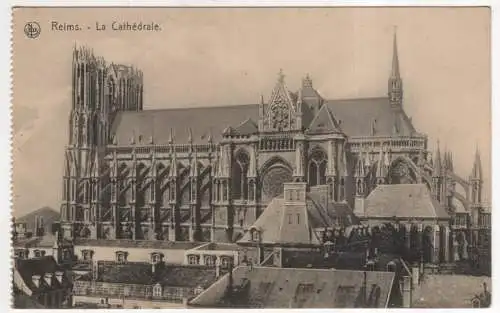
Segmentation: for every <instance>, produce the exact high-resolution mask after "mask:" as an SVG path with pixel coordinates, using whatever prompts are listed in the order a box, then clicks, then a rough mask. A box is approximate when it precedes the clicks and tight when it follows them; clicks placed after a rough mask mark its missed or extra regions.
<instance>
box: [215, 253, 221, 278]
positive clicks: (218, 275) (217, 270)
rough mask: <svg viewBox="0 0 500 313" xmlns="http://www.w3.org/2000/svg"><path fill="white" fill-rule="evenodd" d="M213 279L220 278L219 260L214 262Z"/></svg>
mask: <svg viewBox="0 0 500 313" xmlns="http://www.w3.org/2000/svg"><path fill="white" fill-rule="evenodd" d="M215 277H216V278H219V277H220V261H219V258H217V259H216V260H215Z"/></svg>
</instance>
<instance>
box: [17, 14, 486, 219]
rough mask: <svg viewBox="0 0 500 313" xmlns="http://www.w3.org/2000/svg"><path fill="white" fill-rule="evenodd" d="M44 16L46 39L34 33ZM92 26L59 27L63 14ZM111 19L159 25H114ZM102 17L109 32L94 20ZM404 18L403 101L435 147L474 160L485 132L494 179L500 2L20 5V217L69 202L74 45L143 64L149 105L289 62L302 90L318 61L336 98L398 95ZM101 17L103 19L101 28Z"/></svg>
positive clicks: (252, 77) (293, 82)
mask: <svg viewBox="0 0 500 313" xmlns="http://www.w3.org/2000/svg"><path fill="white" fill-rule="evenodd" d="M28 21H38V22H39V23H40V25H41V28H42V32H41V35H40V37H38V38H37V39H28V38H26V37H25V36H24V33H23V28H24V25H25V23H26V22H28ZM53 21H54V22H59V23H78V24H80V25H81V26H82V27H83V29H84V30H82V31H80V32H71V31H66V32H64V31H59V32H56V31H51V23H52V22H53ZM112 21H129V22H141V21H142V22H143V23H150V22H156V23H158V24H160V25H161V28H162V31H160V32H142V33H141V32H136V33H132V32H113V31H111V30H109V28H110V27H111V25H110V24H111V22H112ZM96 22H98V23H100V24H107V25H108V30H107V31H101V32H98V31H95V30H94V28H95V24H96ZM394 26H397V33H398V44H399V59H400V66H401V75H402V77H403V82H404V107H405V109H406V111H407V113H408V114H409V116H411V117H412V119H413V123H414V125H415V127H416V128H417V129H418V130H419V131H421V132H424V133H427V134H428V136H429V144H430V147H431V148H433V147H434V146H435V144H436V141H437V139H438V138H439V139H440V142H441V148H442V150H443V149H445V147H447V148H448V149H449V150H451V151H453V153H454V162H455V169H456V171H457V172H458V174H460V175H461V176H465V177H466V176H468V175H469V174H470V172H471V168H472V163H473V158H474V151H475V147H476V143H477V145H478V146H479V149H480V150H481V153H482V161H483V171H484V174H485V176H486V184H487V186H488V187H487V188H489V186H490V183H489V181H490V176H491V175H490V93H491V91H490V90H491V82H490V11H489V10H488V9H487V8H393V9H387V8H349V9H348V8H330V9H327V8H321V9H157V8H154V9H103V8H100V9H78V8H72V9H69V8H67V9H54V8H44V9H16V10H15V12H14V52H13V55H14V67H13V71H14V76H13V79H14V151H13V155H14V174H13V175H14V177H13V179H14V215H16V216H19V215H21V214H25V213H27V212H29V211H32V210H35V209H37V208H39V207H41V206H44V205H48V206H51V207H53V208H55V209H57V210H58V209H59V201H60V192H61V187H62V174H63V159H64V158H63V152H64V145H65V144H66V142H67V131H68V114H69V110H70V106H71V98H70V95H71V57H72V49H73V45H74V44H75V43H76V44H84V45H87V46H89V47H91V48H93V49H94V51H95V53H96V54H97V55H101V56H103V57H105V58H106V59H107V60H108V61H110V62H111V61H113V62H116V63H126V64H134V65H136V66H137V67H138V68H140V69H142V70H143V72H144V83H145V86H144V90H145V92H144V101H145V109H149V108H173V107H183V106H212V105H237V104H247V103H257V102H258V101H259V97H260V94H261V93H262V94H264V96H265V97H266V98H267V97H269V96H270V92H271V90H272V88H273V86H274V83H275V81H276V78H277V73H278V71H279V69H280V68H282V69H283V71H284V73H285V75H286V77H285V79H286V83H287V85H288V86H289V88H290V89H292V90H295V89H296V88H297V87H298V86H299V84H300V80H301V78H302V77H303V76H304V75H305V74H306V73H309V74H310V75H311V77H312V78H313V81H314V86H315V87H316V89H317V90H318V91H319V92H320V93H321V94H322V96H323V97H325V98H329V99H335V98H353V97H373V96H385V95H386V93H387V78H388V75H389V72H390V64H391V54H392V32H393V27H394ZM87 27H90V28H91V30H88V28H87Z"/></svg>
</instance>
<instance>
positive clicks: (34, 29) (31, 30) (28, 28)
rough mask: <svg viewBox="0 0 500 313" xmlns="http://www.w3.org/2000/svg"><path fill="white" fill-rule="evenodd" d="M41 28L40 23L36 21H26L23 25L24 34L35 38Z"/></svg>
mask: <svg viewBox="0 0 500 313" xmlns="http://www.w3.org/2000/svg"><path fill="white" fill-rule="evenodd" d="M41 31H42V29H41V28H40V24H38V22H28V23H26V25H24V34H25V35H26V37H28V38H31V39H35V38H37V37H38V36H40V32H41Z"/></svg>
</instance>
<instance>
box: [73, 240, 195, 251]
mask: <svg viewBox="0 0 500 313" xmlns="http://www.w3.org/2000/svg"><path fill="white" fill-rule="evenodd" d="M74 244H75V245H79V246H95V247H120V248H150V249H172V250H174V249H179V250H188V249H192V248H195V247H198V246H200V245H202V244H204V243H203V242H182V241H176V242H174V241H160V240H156V241H153V240H128V239H117V240H110V239H81V238H79V239H75V241H74Z"/></svg>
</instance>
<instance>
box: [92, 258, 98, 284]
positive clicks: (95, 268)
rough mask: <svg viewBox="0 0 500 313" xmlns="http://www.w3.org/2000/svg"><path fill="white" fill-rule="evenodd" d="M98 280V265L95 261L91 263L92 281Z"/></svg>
mask: <svg viewBox="0 0 500 313" xmlns="http://www.w3.org/2000/svg"><path fill="white" fill-rule="evenodd" d="M98 279H99V263H97V260H94V261H93V262H92V280H94V281H96V280H98Z"/></svg>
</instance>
